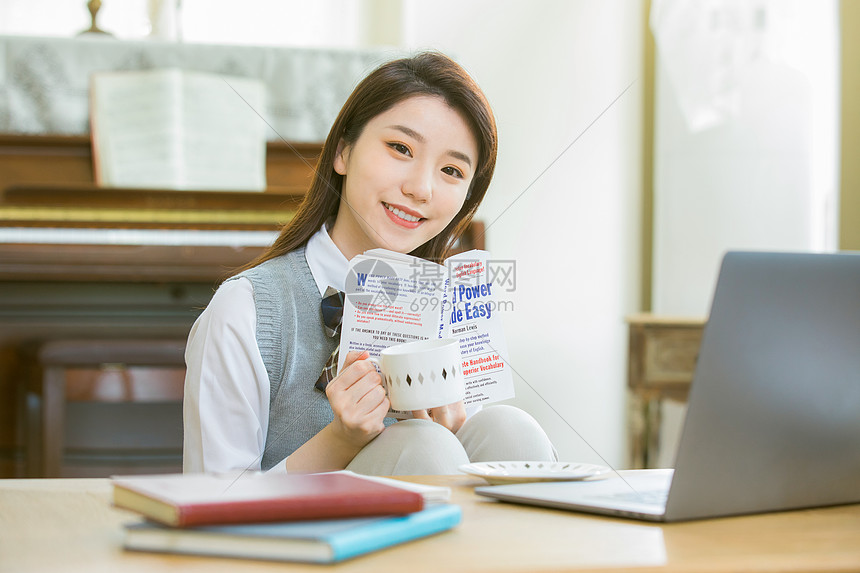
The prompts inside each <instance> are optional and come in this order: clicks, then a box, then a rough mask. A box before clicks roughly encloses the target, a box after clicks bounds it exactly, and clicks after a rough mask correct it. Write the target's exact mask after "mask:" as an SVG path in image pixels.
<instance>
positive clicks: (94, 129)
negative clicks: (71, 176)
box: [90, 68, 268, 191]
mask: <svg viewBox="0 0 860 573" xmlns="http://www.w3.org/2000/svg"><path fill="white" fill-rule="evenodd" d="M264 106H265V87H264V86H263V84H262V82H260V81H259V80H252V79H248V78H241V77H234V76H224V75H218V74H210V73H203V72H195V71H188V70H180V69H174V68H170V69H157V70H146V71H133V72H103V73H97V74H93V75H92V77H91V80H90V123H91V126H90V127H91V133H92V140H93V161H94V168H95V178H96V182H97V183H98V184H99V185H102V186H106V187H134V188H155V189H197V190H234V191H238V190H243V191H244V190H247V191H263V190H265V188H266V129H268V127H267V125H266V123H265V121H263V119H262V118H261V117H260V116H259V115H258V114H257V112H262V110H263V109H264Z"/></svg>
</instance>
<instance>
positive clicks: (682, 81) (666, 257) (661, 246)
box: [651, 0, 839, 316]
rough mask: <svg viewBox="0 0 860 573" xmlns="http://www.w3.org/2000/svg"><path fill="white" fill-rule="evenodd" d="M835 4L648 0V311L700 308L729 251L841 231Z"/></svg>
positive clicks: (810, 240) (809, 245)
mask: <svg viewBox="0 0 860 573" xmlns="http://www.w3.org/2000/svg"><path fill="white" fill-rule="evenodd" d="M838 18H839V3H838V1H837V0H794V1H789V0H757V1H753V0H710V1H702V2H688V1H685V0H654V2H653V4H652V12H651V27H652V30H653V31H654V35H655V39H656V43H657V70H656V76H657V77H656V82H655V83H656V94H655V107H656V109H655V145H654V163H655V165H654V259H653V261H654V264H653V300H652V308H653V310H654V311H655V312H657V313H661V314H674V315H693V316H704V315H705V314H706V313H707V311H708V308H709V304H710V298H711V293H712V290H713V286H714V283H715V280H716V276H717V272H718V267H719V263H720V260H721V258H722V255H723V253H724V252H725V251H726V250H729V249H752V250H798V251H820V250H832V249H835V248H836V245H837V237H838V229H837V221H838V213H837V209H838V172H839V156H838V149H839V148H838V140H839V20H838Z"/></svg>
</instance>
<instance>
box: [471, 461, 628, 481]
mask: <svg viewBox="0 0 860 573" xmlns="http://www.w3.org/2000/svg"><path fill="white" fill-rule="evenodd" d="M459 469H460V471H461V472H464V473H467V474H470V475H473V476H478V477H482V478H484V479H485V480H487V481H488V482H490V483H491V484H493V485H496V484H505V483H524V482H532V481H573V480H585V479H594V478H600V477H606V474H608V473H609V472H610V471H611V470H610V469H609V468H608V467H606V466H598V465H594V464H580V463H575V462H480V463H474V464H464V465H462V466H460V468H459Z"/></svg>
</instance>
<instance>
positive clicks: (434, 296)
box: [338, 250, 444, 371]
mask: <svg viewBox="0 0 860 573" xmlns="http://www.w3.org/2000/svg"><path fill="white" fill-rule="evenodd" d="M374 254H375V255H376V256H368V255H358V256H357V257H354V258H353V259H352V260H351V261H350V264H349V272H348V274H347V279H346V285H345V289H344V293H345V297H344V308H343V324H342V326H341V338H340V355H339V360H338V371H340V370H341V369H342V368H343V363H344V361H345V360H346V354H347V352H352V351H363V350H366V351H368V352H369V353H370V355H371V356H373V357H379V353H380V352H382V350H384V349H385V348H388V347H389V346H392V345H394V344H401V343H404V342H414V341H416V340H424V339H427V338H438V333H439V321H440V316H441V314H440V310H441V304H442V303H441V296H440V292H441V278H442V277H443V276H444V267H442V266H441V265H437V264H435V263H430V262H429V261H423V262H425V263H428V264H430V265H434V266H435V267H437V273H436V274H437V275H438V276H439V280H438V281H435V282H434V281H431V280H427V279H423V278H422V277H421V276H420V270H421V268H422V267H423V265H422V264H421V263H420V262H419V261H422V259H417V258H415V257H408V258H406V259H404V258H402V255H401V256H399V257H387V256H386V253H385V252H380V251H379V250H376V251H375V252H374ZM395 255H396V253H395Z"/></svg>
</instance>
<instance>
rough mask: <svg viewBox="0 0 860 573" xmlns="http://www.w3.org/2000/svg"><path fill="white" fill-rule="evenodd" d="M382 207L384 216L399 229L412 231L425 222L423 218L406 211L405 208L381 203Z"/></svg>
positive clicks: (408, 210) (418, 214)
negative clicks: (399, 227)
mask: <svg viewBox="0 0 860 573" xmlns="http://www.w3.org/2000/svg"><path fill="white" fill-rule="evenodd" d="M382 206H383V207H384V208H385V214H386V215H388V218H389V219H391V221H392V222H394V223H395V224H397V225H400V226H401V227H405V228H407V229H414V228H416V227H418V226H420V225H421V223H422V222H424V221H425V218H424V217H422V216H421V214H420V213H417V212H415V211H412V210H411V209H407V208H406V207H403V206H400V205H392V204H390V203H386V202H384V201H383V202H382Z"/></svg>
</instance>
